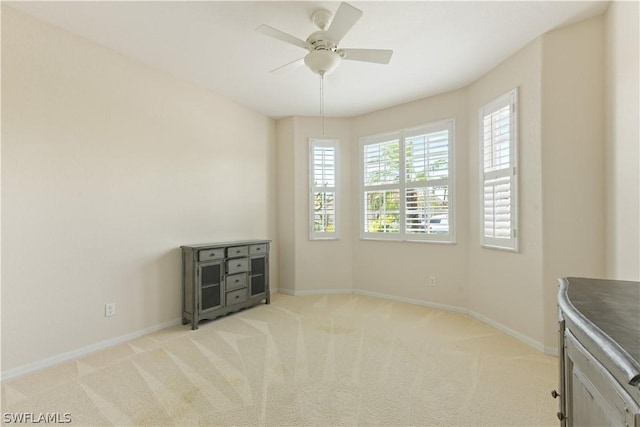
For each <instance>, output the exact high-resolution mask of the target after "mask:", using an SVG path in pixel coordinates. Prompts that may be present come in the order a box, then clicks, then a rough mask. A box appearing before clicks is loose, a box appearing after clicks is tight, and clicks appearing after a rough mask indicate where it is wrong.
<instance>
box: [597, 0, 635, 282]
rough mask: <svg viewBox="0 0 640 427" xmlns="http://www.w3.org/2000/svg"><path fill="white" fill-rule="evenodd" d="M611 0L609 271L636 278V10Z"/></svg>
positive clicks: (608, 60) (608, 61)
mask: <svg viewBox="0 0 640 427" xmlns="http://www.w3.org/2000/svg"><path fill="white" fill-rule="evenodd" d="M639 8H640V5H639V3H638V2H624V1H614V2H612V3H611V6H610V7H609V9H608V11H607V14H606V37H605V40H606V45H605V46H606V47H605V51H606V56H605V64H606V68H605V73H606V78H605V82H606V101H605V105H606V110H605V111H606V127H605V131H606V132H605V159H606V163H605V170H606V178H607V179H606V195H607V197H606V200H605V203H606V206H607V215H606V248H607V251H606V261H607V266H606V267H607V276H608V277H610V278H614V279H621V280H640V132H639V128H640V123H639V122H640V119H639V117H640V108H639V101H638V99H639V97H640V85H639V83H638V81H639V79H640V65H639V64H640V59H639V52H640V44H639V42H638V39H639V37H638V32H639V29H638V27H639V25H640V24H639V22H640V13H639V11H638V9H639Z"/></svg>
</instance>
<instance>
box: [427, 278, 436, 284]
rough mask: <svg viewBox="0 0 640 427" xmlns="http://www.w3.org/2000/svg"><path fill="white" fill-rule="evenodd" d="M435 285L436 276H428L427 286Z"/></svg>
mask: <svg viewBox="0 0 640 427" xmlns="http://www.w3.org/2000/svg"><path fill="white" fill-rule="evenodd" d="M435 285H436V276H429V286H435Z"/></svg>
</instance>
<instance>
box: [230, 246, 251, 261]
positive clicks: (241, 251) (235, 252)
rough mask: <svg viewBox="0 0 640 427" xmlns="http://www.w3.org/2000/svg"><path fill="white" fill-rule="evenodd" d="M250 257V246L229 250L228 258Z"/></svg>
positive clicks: (234, 247)
mask: <svg viewBox="0 0 640 427" xmlns="http://www.w3.org/2000/svg"><path fill="white" fill-rule="evenodd" d="M247 255H249V247H248V246H233V247H231V248H227V257H229V258H231V257H236V256H247Z"/></svg>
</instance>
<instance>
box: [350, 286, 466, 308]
mask: <svg viewBox="0 0 640 427" xmlns="http://www.w3.org/2000/svg"><path fill="white" fill-rule="evenodd" d="M353 293H354V294H357V295H365V296H368V297H375V298H382V299H388V300H391V301H397V302H406V303H408V304H415V305H422V306H424V307H431V308H440V309H442V310H447V311H454V312H456V313H464V314H467V309H465V308H462V307H458V306H455V305H447V304H439V303H437V302H430V301H423V300H419V299H413V298H405V297H398V296H395V295H389V294H383V293H380V292H371V291H364V290H362V289H354V290H353Z"/></svg>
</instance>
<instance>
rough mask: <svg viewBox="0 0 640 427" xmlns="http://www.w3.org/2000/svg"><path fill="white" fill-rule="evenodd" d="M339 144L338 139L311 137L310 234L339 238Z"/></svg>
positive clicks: (316, 236)
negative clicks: (337, 202)
mask: <svg viewBox="0 0 640 427" xmlns="http://www.w3.org/2000/svg"><path fill="white" fill-rule="evenodd" d="M337 147H338V141H337V140H335V139H313V138H312V139H310V140H309V183H310V194H309V217H310V218H309V220H310V221H309V238H310V239H312V240H316V239H337V238H338V223H337V210H336V201H337V190H336V189H337V186H336V181H337V176H336V170H337Z"/></svg>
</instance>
